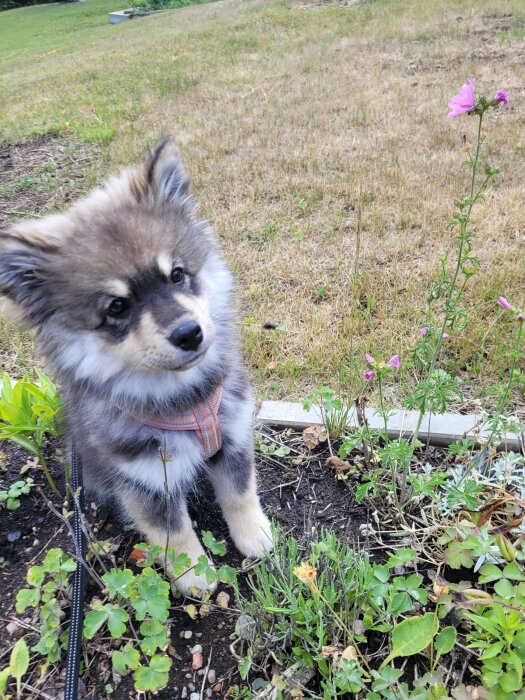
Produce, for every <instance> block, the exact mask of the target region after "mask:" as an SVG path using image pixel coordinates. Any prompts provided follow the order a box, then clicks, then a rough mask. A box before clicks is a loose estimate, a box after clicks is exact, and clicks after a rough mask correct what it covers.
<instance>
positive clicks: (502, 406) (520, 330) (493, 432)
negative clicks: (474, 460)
mask: <svg viewBox="0 0 525 700" xmlns="http://www.w3.org/2000/svg"><path fill="white" fill-rule="evenodd" d="M522 335H523V320H521V319H519V320H518V330H517V331H516V342H515V344H514V349H513V352H512V361H511V363H510V372H509V380H508V382H507V384H506V386H505V391H504V392H503V394H502V395H501V398H500V400H499V401H498V406H497V408H496V415H500V414H501V413H503V411H504V409H505V406H506V405H507V401H508V398H509V394H510V390H511V389H512V385H513V383H514V372H515V370H516V363H517V361H518V358H519V356H520V354H521V352H520V348H521V338H522ZM496 432H497V425H495V426H494V427H493V428H492V430H491V432H490V435H489V437H488V439H487V443H486V445H485V448H488V447H490V445H491V444H492V441H493V440H494V436H495V435H496Z"/></svg>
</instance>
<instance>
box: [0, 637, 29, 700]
mask: <svg viewBox="0 0 525 700" xmlns="http://www.w3.org/2000/svg"><path fill="white" fill-rule="evenodd" d="M28 668H29V650H28V648H27V644H26V643H25V641H24V640H23V639H19V640H18V642H16V644H15V645H14V647H13V650H12V651H11V656H10V657H9V666H7V667H6V668H4V669H2V671H0V699H1V700H8V698H10V697H11V696H10V695H7V692H6V691H7V683H8V681H9V677H10V676H13V678H15V680H16V697H17V698H20V697H21V696H22V695H21V693H22V683H21V681H22V676H24V675H25V673H26V672H27V669H28Z"/></svg>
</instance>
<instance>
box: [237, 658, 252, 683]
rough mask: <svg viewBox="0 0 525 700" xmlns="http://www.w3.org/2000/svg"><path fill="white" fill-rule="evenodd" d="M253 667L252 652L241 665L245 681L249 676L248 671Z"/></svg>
mask: <svg viewBox="0 0 525 700" xmlns="http://www.w3.org/2000/svg"><path fill="white" fill-rule="evenodd" d="M251 667H252V657H251V655H250V654H248V656H245V657H244V659H243V660H242V661H241V663H240V665H239V675H240V677H241V678H242V680H243V681H245V680H246V679H247V678H248V673H249V672H250V668H251Z"/></svg>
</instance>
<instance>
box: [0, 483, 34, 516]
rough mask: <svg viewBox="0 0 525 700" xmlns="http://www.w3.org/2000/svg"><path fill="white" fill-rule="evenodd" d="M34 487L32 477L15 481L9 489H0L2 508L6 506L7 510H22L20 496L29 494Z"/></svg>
mask: <svg viewBox="0 0 525 700" xmlns="http://www.w3.org/2000/svg"><path fill="white" fill-rule="evenodd" d="M33 486H34V481H33V479H32V478H31V477H27V478H26V479H21V480H19V481H15V483H14V484H11V485H10V486H9V487H8V488H7V489H0V506H1V505H4V506H5V507H6V508H7V510H16V509H17V508H20V496H22V495H26V494H28V493H29V492H30V491H31V489H32V488H33Z"/></svg>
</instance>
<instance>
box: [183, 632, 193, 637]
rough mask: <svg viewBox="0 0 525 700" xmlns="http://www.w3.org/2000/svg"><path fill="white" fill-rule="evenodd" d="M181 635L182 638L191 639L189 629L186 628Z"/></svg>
mask: <svg viewBox="0 0 525 700" xmlns="http://www.w3.org/2000/svg"><path fill="white" fill-rule="evenodd" d="M182 636H183V637H184V639H191V638H192V637H193V632H192V631H191V630H186V631H185V632H184V634H183V635H182Z"/></svg>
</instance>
